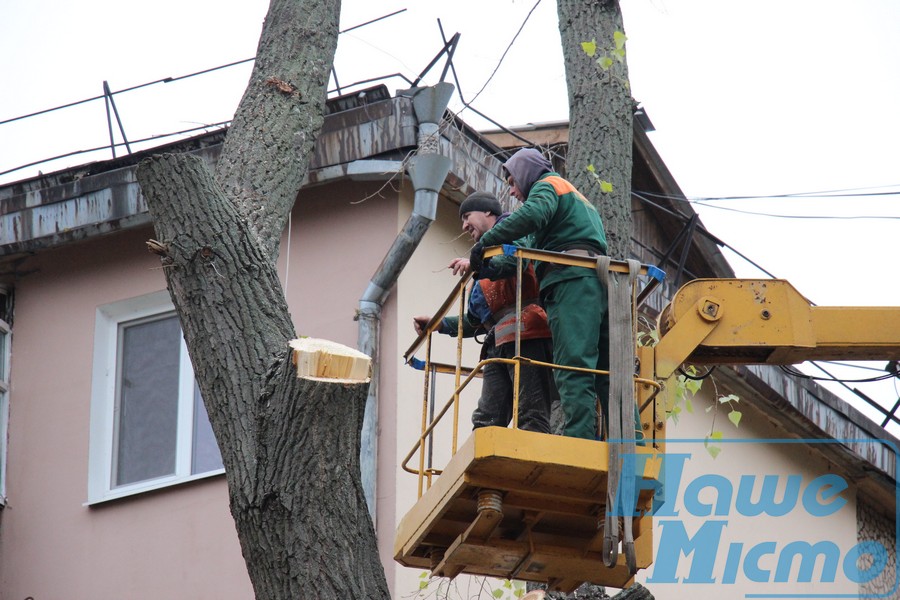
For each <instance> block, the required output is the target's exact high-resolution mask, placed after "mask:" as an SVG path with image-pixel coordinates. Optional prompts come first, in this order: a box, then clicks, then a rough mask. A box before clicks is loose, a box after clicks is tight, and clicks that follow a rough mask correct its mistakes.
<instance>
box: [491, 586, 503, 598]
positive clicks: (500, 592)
mask: <svg viewBox="0 0 900 600" xmlns="http://www.w3.org/2000/svg"><path fill="white" fill-rule="evenodd" d="M491 596H493V597H494V598H502V597H503V590H501V589H500V588H497V589H496V590H494V591H493V592H491Z"/></svg>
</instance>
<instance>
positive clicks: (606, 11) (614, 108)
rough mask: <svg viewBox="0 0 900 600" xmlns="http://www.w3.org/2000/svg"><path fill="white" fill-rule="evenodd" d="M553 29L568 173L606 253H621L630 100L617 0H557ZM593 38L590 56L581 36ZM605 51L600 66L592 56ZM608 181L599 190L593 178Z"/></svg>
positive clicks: (627, 222)
mask: <svg viewBox="0 0 900 600" xmlns="http://www.w3.org/2000/svg"><path fill="white" fill-rule="evenodd" d="M557 6H558V13H559V32H560V36H561V37H562V46H563V58H564V59H565V63H566V83H567V85H568V89H569V122H570V124H569V150H568V158H567V167H566V172H567V175H568V179H569V180H570V181H572V183H573V184H574V185H575V187H577V188H578V189H579V190H581V191H582V192H584V194H585V195H586V196H587V197H588V198H591V200H592V202H594V204H595V205H596V206H597V209H598V210H599V211H600V215H601V216H602V217H603V223H604V226H605V227H606V235H607V240H608V242H609V255H610V256H612V257H613V258H619V259H625V258H628V257H629V252H630V250H631V231H632V216H631V165H632V119H633V113H634V109H633V101H632V98H631V91H630V88H629V84H628V65H627V61H626V59H623V60H621V61H619V60H618V59H616V58H615V54H614V49H615V47H616V46H615V38H614V35H615V32H617V31H619V32H622V33H624V26H623V24H622V11H621V10H620V8H619V2H618V0H558V3H557ZM591 41H596V48H597V49H596V54H595V55H594V56H593V57H591V56H588V54H587V53H586V52H585V50H584V49H583V48H582V45H581V44H582V42H591ZM604 56H608V57H611V58H612V59H613V60H612V65H611V66H610V68H609V69H608V70H605V71H604V70H603V69H602V68H601V67H600V66H599V65H598V62H597V61H598V59H599V58H602V57H604ZM589 165H593V167H594V170H595V171H594V172H595V173H596V175H597V177H599V179H600V180H604V181H608V182H609V183H611V184H612V191H611V192H607V193H604V192H601V189H600V184H599V181H598V179H597V178H596V177H595V176H594V175H592V174H591V173H590V172H589V171H588V166H589Z"/></svg>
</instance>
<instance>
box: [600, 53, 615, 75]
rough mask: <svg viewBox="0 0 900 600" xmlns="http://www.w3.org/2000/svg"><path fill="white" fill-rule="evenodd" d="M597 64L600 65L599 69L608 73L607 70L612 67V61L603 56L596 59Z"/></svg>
mask: <svg viewBox="0 0 900 600" xmlns="http://www.w3.org/2000/svg"><path fill="white" fill-rule="evenodd" d="M597 64H598V65H600V68H601V69H603V70H604V71H608V70H609V68H610V67H611V66H612V65H613V59H611V58H610V57H608V56H606V55H603V56H601V57H600V58H598V59H597Z"/></svg>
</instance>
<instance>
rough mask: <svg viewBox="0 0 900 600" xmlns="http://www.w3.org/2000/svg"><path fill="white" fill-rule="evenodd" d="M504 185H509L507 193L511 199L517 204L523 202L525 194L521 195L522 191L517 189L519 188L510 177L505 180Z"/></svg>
mask: <svg viewBox="0 0 900 600" xmlns="http://www.w3.org/2000/svg"><path fill="white" fill-rule="evenodd" d="M506 183H508V184H509V193H510V194H512V197H513V198H515V199H516V200H518V201H519V202H525V194H523V193H522V190H520V189H519V186H518V185H516V180H515V179H513V177H512V175H510V176H509V177H507V178H506Z"/></svg>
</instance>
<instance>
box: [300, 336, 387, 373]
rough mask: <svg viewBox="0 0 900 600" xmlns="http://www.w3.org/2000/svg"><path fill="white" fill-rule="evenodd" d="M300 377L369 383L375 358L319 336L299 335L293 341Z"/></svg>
mask: <svg viewBox="0 0 900 600" xmlns="http://www.w3.org/2000/svg"><path fill="white" fill-rule="evenodd" d="M290 346H291V350H293V353H292V358H291V360H292V362H293V363H294V365H295V366H296V367H297V377H300V378H303V379H327V380H330V381H333V382H345V383H359V382H367V381H369V378H370V377H371V364H372V359H371V358H369V356H368V355H366V354H363V353H362V352H360V351H359V350H355V349H353V348H350V347H348V346H344V345H343V344H338V343H337V342H332V341H329V340H323V339H319V338H309V337H307V338H299V339H295V340H291V342H290Z"/></svg>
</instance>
